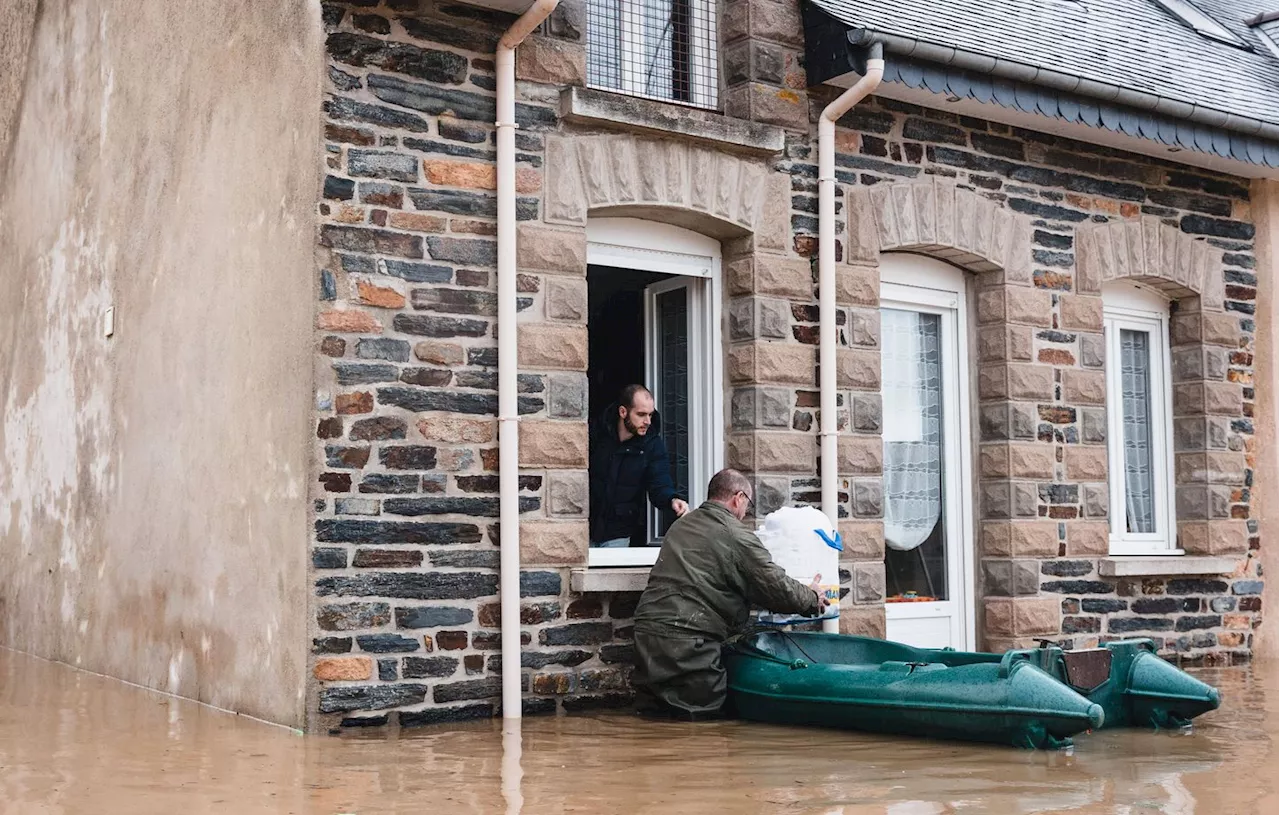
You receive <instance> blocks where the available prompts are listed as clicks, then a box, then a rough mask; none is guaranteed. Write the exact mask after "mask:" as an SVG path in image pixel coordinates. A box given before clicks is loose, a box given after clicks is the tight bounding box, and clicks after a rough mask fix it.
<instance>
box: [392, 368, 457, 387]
mask: <svg viewBox="0 0 1280 815" xmlns="http://www.w3.org/2000/svg"><path fill="white" fill-rule="evenodd" d="M400 381H401V382H403V383H405V384H406V385H422V386H423V387H432V388H442V387H444V386H445V385H448V384H449V383H450V382H451V381H453V371H450V370H449V369H447V368H405V369H404V370H403V371H401V372H400Z"/></svg>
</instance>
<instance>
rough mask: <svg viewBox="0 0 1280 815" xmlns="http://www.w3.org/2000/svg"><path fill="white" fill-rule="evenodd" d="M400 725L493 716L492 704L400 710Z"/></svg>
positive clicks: (425, 724) (411, 725) (410, 725)
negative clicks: (409, 710)
mask: <svg viewBox="0 0 1280 815" xmlns="http://www.w3.org/2000/svg"><path fill="white" fill-rule="evenodd" d="M397 715H399V717H400V726H401V727H425V726H427V725H433V724H448V723H450V722H467V721H471V720H473V719H488V718H491V717H492V716H493V705H459V706H457V707H433V708H428V709H426V710H415V711H412V712H408V711H400V713H399V714H397Z"/></svg>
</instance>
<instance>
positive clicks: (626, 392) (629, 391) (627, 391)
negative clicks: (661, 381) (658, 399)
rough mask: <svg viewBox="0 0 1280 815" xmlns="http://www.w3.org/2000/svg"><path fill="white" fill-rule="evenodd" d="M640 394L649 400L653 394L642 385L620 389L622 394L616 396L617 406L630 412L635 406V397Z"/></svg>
mask: <svg viewBox="0 0 1280 815" xmlns="http://www.w3.org/2000/svg"><path fill="white" fill-rule="evenodd" d="M641 393H643V394H646V395H647V396H648V397H649V398H650V399H652V398H653V394H652V393H651V392H650V391H649V389H648V388H646V387H645V386H644V385H628V386H626V387H625V388H623V389H622V392H621V393H619V394H618V406H619V407H624V408H626V409H627V410H630V409H631V408H633V407H635V406H636V395H637V394H641Z"/></svg>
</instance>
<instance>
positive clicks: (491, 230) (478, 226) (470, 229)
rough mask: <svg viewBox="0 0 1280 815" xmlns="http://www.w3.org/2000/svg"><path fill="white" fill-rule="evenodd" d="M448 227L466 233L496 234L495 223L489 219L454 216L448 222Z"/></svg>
mask: <svg viewBox="0 0 1280 815" xmlns="http://www.w3.org/2000/svg"><path fill="white" fill-rule="evenodd" d="M449 228H450V229H451V230H453V231H454V232H462V233H465V234H467V235H496V234H498V225H497V224H495V223H491V222H489V221H473V220H470V219H468V218H454V219H453V220H452V221H450V222H449Z"/></svg>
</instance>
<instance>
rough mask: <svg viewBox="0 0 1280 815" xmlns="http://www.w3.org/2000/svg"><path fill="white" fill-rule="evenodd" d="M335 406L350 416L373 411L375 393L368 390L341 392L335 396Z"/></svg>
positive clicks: (343, 413)
mask: <svg viewBox="0 0 1280 815" xmlns="http://www.w3.org/2000/svg"><path fill="white" fill-rule="evenodd" d="M333 406H334V409H335V410H337V411H338V413H339V414H340V415H343V416H350V415H352V414H355V413H373V394H372V393H369V392H367V391H356V392H355V393H340V394H338V395H337V396H336V397H334V400H333Z"/></svg>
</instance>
